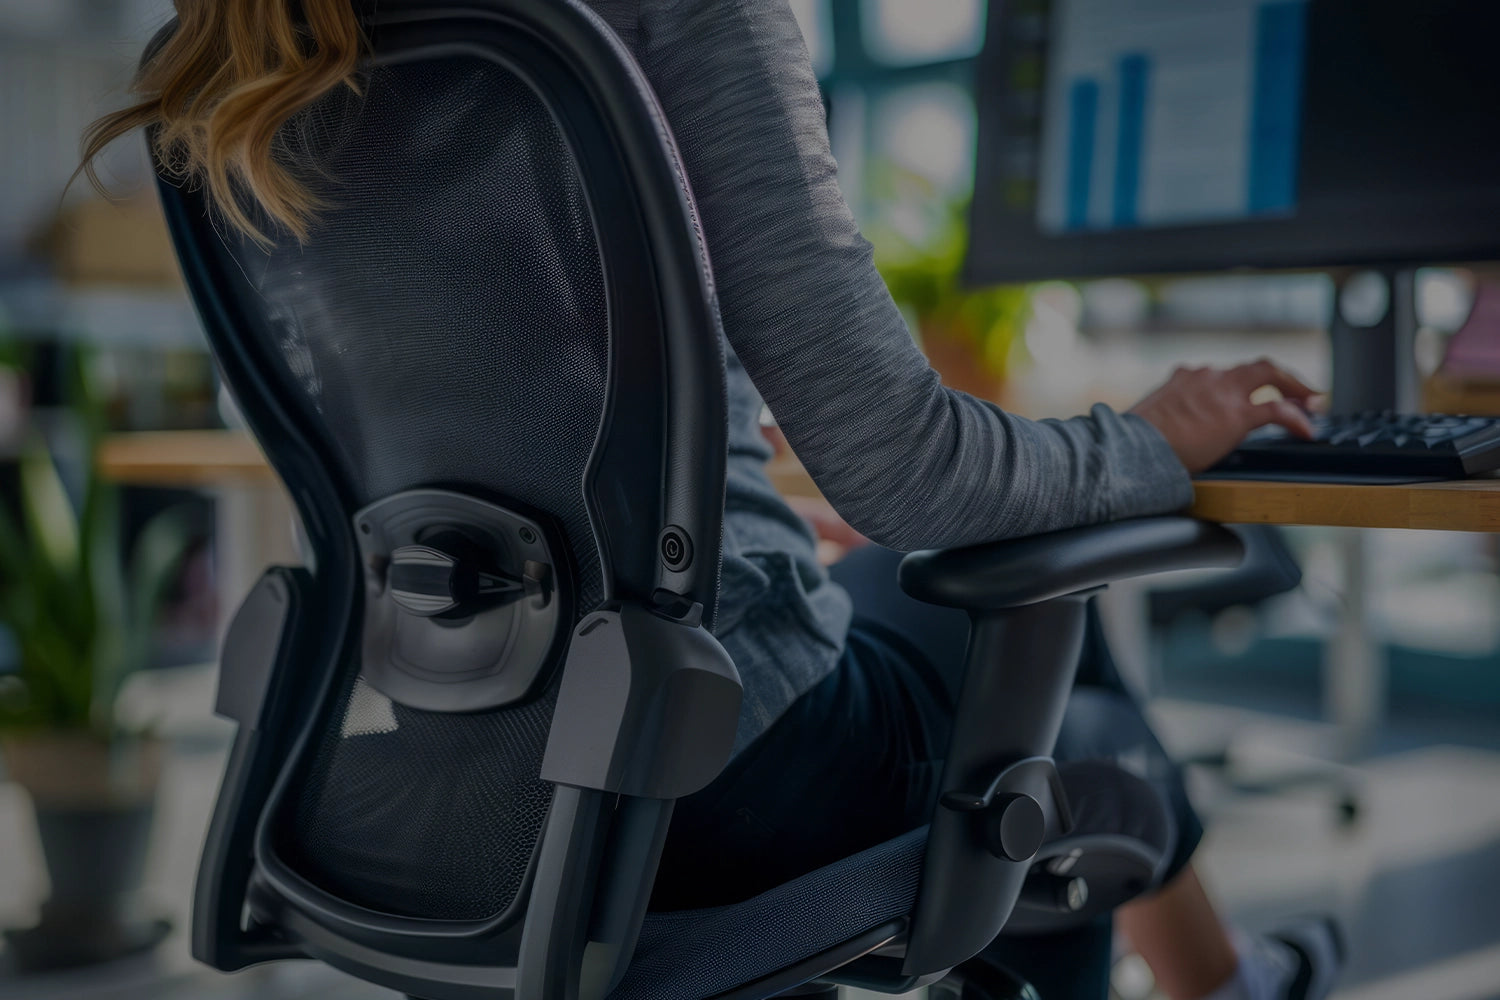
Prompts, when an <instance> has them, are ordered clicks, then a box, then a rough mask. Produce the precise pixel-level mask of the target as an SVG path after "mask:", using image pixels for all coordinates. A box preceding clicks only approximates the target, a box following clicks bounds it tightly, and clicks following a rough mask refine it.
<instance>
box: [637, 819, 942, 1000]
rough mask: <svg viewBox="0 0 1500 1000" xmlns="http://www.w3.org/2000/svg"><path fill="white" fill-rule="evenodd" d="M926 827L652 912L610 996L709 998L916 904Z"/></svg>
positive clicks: (655, 999)
mask: <svg viewBox="0 0 1500 1000" xmlns="http://www.w3.org/2000/svg"><path fill="white" fill-rule="evenodd" d="M926 845H927V828H926V827H925V826H924V827H921V828H920V829H916V830H913V831H911V832H910V833H906V834H903V835H902V836H900V837H897V838H895V839H894V840H888V841H886V842H885V843H882V844H877V845H876V846H874V847H872V848H870V849H869V850H866V851H862V852H860V853H859V854H855V855H852V856H851V857H847V858H844V859H843V860H842V861H838V862H836V863H834V864H831V865H828V866H827V867H825V868H819V869H818V870H817V871H814V872H809V873H808V874H806V875H804V876H802V877H801V878H798V879H794V880H793V881H791V882H787V883H785V884H784V885H779V886H777V887H776V888H774V889H771V890H769V891H768V892H763V893H761V894H760V895H759V896H756V897H754V898H753V899H748V900H746V901H745V902H743V903H733V904H731V905H728V906H716V907H711V908H708V909H702V910H679V911H676V912H672V913H652V914H648V915H647V916H646V921H645V924H644V925H643V926H642V928H641V937H640V942H639V944H637V946H636V951H635V958H634V960H633V961H632V962H631V965H630V969H629V970H628V971H627V972H626V973H625V978H624V979H623V980H622V981H621V982H620V985H619V986H618V987H617V988H616V989H615V991H614V992H613V993H612V994H610V997H611V1000H703V998H705V997H712V996H715V995H717V994H719V993H723V992H724V991H726V990H730V989H733V988H734V987H736V986H742V985H744V984H746V983H751V982H754V981H755V980H757V979H760V978H762V977H764V976H767V975H770V974H771V973H773V972H777V971H780V970H782V969H785V968H787V967H789V966H792V965H795V964H797V963H798V962H801V961H803V960H804V959H808V958H811V957H812V956H814V955H816V954H818V953H819V952H822V951H826V950H828V949H829V948H832V947H834V946H836V945H839V944H842V943H843V942H845V941H848V940H850V939H852V938H855V937H858V936H859V935H860V934H863V933H864V932H865V931H868V930H871V929H872V928H875V927H878V926H880V925H881V924H883V923H885V922H886V921H888V920H893V919H895V918H897V917H902V916H905V915H907V914H909V913H910V912H911V911H912V908H913V906H914V905H915V904H916V899H917V883H918V882H919V881H920V879H921V874H922V852H923V850H924V849H925V847H926Z"/></svg>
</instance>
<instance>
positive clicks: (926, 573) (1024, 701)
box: [900, 517, 1244, 975]
mask: <svg viewBox="0 0 1500 1000" xmlns="http://www.w3.org/2000/svg"><path fill="white" fill-rule="evenodd" d="M1243 554H1244V550H1243V547H1242V545H1241V543H1240V540H1239V539H1238V538H1237V537H1236V536H1235V535H1234V534H1233V533H1232V532H1230V531H1229V530H1228V529H1226V528H1223V527H1220V526H1218V525H1212V524H1207V523H1204V522H1201V521H1195V520H1191V519H1187V518H1178V517H1161V518H1146V519H1141V520H1136V521H1125V522H1120V523H1117V524H1108V525H1100V526H1097V527H1089V528H1078V529H1074V530H1071V531H1062V532H1056V533H1053V534H1049V535H1038V536H1034V537H1031V538H1023V539H1019V540H1016V541H1009V542H997V543H992V544H990V545H980V546H974V547H971V548H966V549H954V550H947V551H941V552H920V553H914V554H912V555H910V556H907V557H906V559H905V560H904V561H903V562H902V564H901V574H900V582H901V585H902V587H903V588H905V590H906V591H907V592H908V593H909V594H911V595H912V596H913V597H916V598H918V599H919V600H924V601H928V602H931V603H934V604H942V605H946V606H949V607H957V608H961V609H963V610H964V611H966V612H967V613H968V614H969V617H970V622H971V624H970V633H969V648H968V652H967V654H966V655H967V663H966V669H965V673H964V682H963V687H962V689H961V693H960V696H959V702H958V714H957V718H956V719H955V722H954V728H953V735H952V738H951V743H950V746H949V751H948V758H947V761H946V764H945V766H944V770H943V776H942V779H941V784H940V805H939V808H938V811H937V814H936V815H935V816H934V817H933V821H932V834H931V836H930V837H929V839H928V843H927V851H926V857H925V860H924V867H923V877H922V889H921V893H920V895H919V897H918V900H917V904H916V910H915V913H914V916H913V923H914V926H913V932H912V937H911V941H910V944H909V945H908V948H907V956H906V964H905V971H906V972H908V973H909V974H913V975H920V974H923V973H927V972H931V971H933V970H936V969H940V968H951V967H953V966H956V965H958V964H960V963H962V962H963V961H965V960H966V959H968V958H969V957H970V956H972V955H974V954H977V953H978V951H979V950H980V949H981V948H983V947H984V946H985V944H987V943H988V942H989V941H990V940H991V939H992V938H993V937H994V936H995V933H997V932H998V930H999V928H1000V927H1002V926H1004V924H1005V922H1006V920H1007V919H1008V918H1009V916H1010V914H1011V911H1012V908H1013V907H1014V906H1015V904H1016V902H1017V900H1018V899H1019V898H1020V897H1021V895H1022V891H1023V888H1024V887H1025V884H1026V882H1027V875H1028V872H1029V871H1030V866H1029V863H1030V862H1031V860H1032V859H1033V858H1034V857H1036V855H1037V853H1038V852H1039V851H1040V850H1041V849H1042V846H1043V844H1044V843H1045V842H1046V841H1048V840H1054V841H1055V840H1057V839H1059V838H1060V837H1065V836H1066V835H1068V834H1069V833H1070V832H1071V831H1070V827H1071V826H1072V817H1071V816H1070V815H1069V812H1070V810H1069V808H1068V796H1067V792H1066V789H1065V788H1064V786H1063V782H1062V779H1061V777H1060V776H1059V774H1058V771H1057V769H1056V767H1055V766H1053V765H1052V762H1051V759H1050V755H1051V753H1052V748H1053V745H1054V744H1055V742H1056V740H1057V733H1058V730H1059V728H1060V726H1061V724H1062V715H1063V710H1064V708H1065V706H1066V704H1067V700H1068V695H1069V692H1070V690H1071V689H1072V685H1073V676H1074V673H1075V670H1076V666H1077V663H1078V657H1079V653H1080V650H1081V648H1082V642H1083V628H1084V610H1085V609H1084V604H1085V601H1086V600H1087V599H1088V597H1089V595H1091V594H1092V593H1094V592H1096V591H1098V590H1099V589H1100V588H1102V587H1104V586H1106V585H1107V584H1109V583H1110V582H1112V581H1115V580H1121V579H1126V578H1130V577H1138V576H1145V575H1149V574H1152V573H1161V572H1167V571H1171V570H1179V569H1192V568H1205V567H1229V566H1234V565H1236V564H1237V563H1238V562H1239V560H1240V559H1241V558H1242V556H1243ZM1120 774H1121V778H1122V779H1123V778H1125V777H1127V776H1125V775H1124V774H1123V772H1121V773H1120ZM1141 853H1142V852H1140V851H1137V850H1135V849H1131V850H1129V851H1127V852H1125V855H1124V858H1123V863H1122V864H1119V865H1105V866H1102V867H1103V868H1104V870H1102V871H1100V872H1097V873H1095V874H1094V878H1093V879H1092V880H1091V881H1090V882H1088V883H1086V884H1087V885H1088V886H1089V888H1088V892H1089V893H1091V894H1094V895H1095V896H1101V895H1102V896H1105V897H1108V898H1112V899H1117V900H1118V899H1121V898H1128V897H1129V895H1131V893H1130V891H1129V890H1130V888H1131V886H1132V884H1133V883H1135V882H1136V881H1138V880H1139V879H1140V877H1141V865H1140V864H1139V863H1137V861H1136V858H1138V857H1139V856H1140V855H1141ZM1132 855H1134V857H1132ZM1064 856H1066V855H1064ZM1071 874H1072V873H1071V872H1070V871H1069V870H1067V869H1064V870H1062V871H1058V870H1056V866H1046V865H1044V866H1041V870H1040V871H1039V872H1038V877H1041V878H1044V879H1047V880H1053V879H1057V880H1060V881H1058V882H1051V883H1050V884H1051V885H1052V886H1054V887H1055V890H1056V891H1058V892H1061V893H1062V894H1063V896H1064V900H1065V901H1066V897H1067V895H1068V894H1069V892H1070V891H1073V892H1081V891H1083V890H1082V887H1081V886H1077V885H1073V884H1070V883H1071ZM1110 883H1116V884H1110ZM1138 888H1144V886H1140V887H1138ZM1137 891H1138V890H1137ZM1086 905H1087V901H1086V900H1084V901H1082V902H1081V903H1080V908H1082V907H1083V906H1086Z"/></svg>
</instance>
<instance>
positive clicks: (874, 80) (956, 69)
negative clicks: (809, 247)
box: [792, 0, 986, 228]
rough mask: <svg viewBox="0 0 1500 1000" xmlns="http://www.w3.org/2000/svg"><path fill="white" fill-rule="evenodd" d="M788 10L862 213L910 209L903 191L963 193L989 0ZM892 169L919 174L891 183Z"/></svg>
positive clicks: (875, 220) (864, 2)
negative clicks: (798, 26) (817, 82)
mask: <svg viewBox="0 0 1500 1000" xmlns="http://www.w3.org/2000/svg"><path fill="white" fill-rule="evenodd" d="M792 9H793V11H794V12H795V13H796V15H797V20H798V23H799V24H801V26H802V32H803V36H804V37H805V38H806V39H807V45H808V51H809V52H810V53H811V54H812V59H813V68H814V70H815V71H816V72H817V74H818V78H819V80H820V81H821V82H822V84H823V88H824V93H825V94H826V96H827V99H828V105H829V114H830V120H829V135H830V139H831V141H832V143H833V152H834V156H835V157H836V158H837V159H838V162H839V177H840V183H841V184H842V185H843V188H844V195H845V197H846V198H847V199H848V201H849V204H850V206H851V207H852V208H853V209H854V211H855V213H856V214H857V215H858V216H859V217H860V219H861V221H862V222H863V223H865V224H866V225H875V224H887V223H891V222H893V221H894V219H895V217H896V216H899V215H901V214H903V213H907V214H909V213H910V212H911V206H910V205H909V204H908V205H905V206H903V205H902V204H901V203H902V202H903V200H906V201H910V200H911V199H917V198H922V199H927V200H929V201H935V202H939V203H944V204H947V203H952V202H955V201H958V200H962V199H966V198H967V197H968V195H969V191H970V189H971V188H972V185H973V173H974V170H973V163H974V135H975V122H974V100H973V76H974V61H975V58H976V56H977V55H978V53H979V49H980V46H981V44H982V43H983V38H984V21H985V9H986V3H985V0H792ZM892 174H898V175H900V176H901V177H902V178H904V179H905V180H909V181H917V182H919V183H916V184H915V185H914V184H911V183H893V181H892V176H891V175H892ZM893 191H894V192H895V193H894V194H893ZM903 228H909V227H903Z"/></svg>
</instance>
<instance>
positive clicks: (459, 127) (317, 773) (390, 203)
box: [235, 55, 608, 920]
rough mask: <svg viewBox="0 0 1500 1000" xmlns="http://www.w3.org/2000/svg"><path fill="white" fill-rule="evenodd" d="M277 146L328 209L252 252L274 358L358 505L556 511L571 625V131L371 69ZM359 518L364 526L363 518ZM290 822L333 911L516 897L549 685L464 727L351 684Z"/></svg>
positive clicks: (581, 517)
mask: <svg viewBox="0 0 1500 1000" xmlns="http://www.w3.org/2000/svg"><path fill="white" fill-rule="evenodd" d="M285 138H286V141H287V143H288V145H289V146H290V147H291V149H292V150H293V152H294V153H295V154H297V155H298V156H299V157H304V158H306V159H307V160H310V161H311V162H312V163H315V164H317V166H318V170H317V176H319V177H322V178H326V182H325V181H320V182H319V183H320V187H321V188H322V189H323V190H325V191H326V197H327V200H328V202H329V207H328V208H327V209H326V210H325V211H323V212H322V213H321V215H320V217H319V219H318V223H317V225H316V227H315V229H314V231H313V234H312V238H311V240H310V241H309V243H308V244H307V245H306V246H305V247H298V246H296V245H295V243H290V242H283V243H281V244H278V245H277V246H276V247H274V248H273V249H272V250H271V251H270V252H269V253H267V252H263V251H260V250H258V249H256V248H254V247H252V246H250V245H248V244H244V245H241V246H240V247H239V248H238V249H237V250H236V251H235V255H236V257H237V259H238V262H239V264H240V266H241V270H242V271H243V272H244V274H245V276H246V278H247V279H248V280H249V282H250V284H251V285H252V286H253V288H254V290H255V293H256V294H257V295H258V299H257V300H256V301H254V302H253V303H251V305H252V306H253V309H254V311H255V312H256V313H257V314H258V320H257V323H256V324H255V325H258V327H259V330H260V335H261V336H262V337H263V338H264V343H263V344H262V345H261V347H262V348H263V349H264V351H265V353H266V354H267V355H268V356H269V357H270V358H271V361H272V364H273V367H274V368H275V369H277V371H278V373H279V375H280V377H281V381H282V382H283V383H284V385H285V387H286V389H287V391H288V395H289V396H290V397H291V399H290V401H291V403H292V404H293V405H294V407H295V409H296V410H297V411H299V412H300V415H301V417H302V419H303V422H304V425H305V426H307V427H309V428H310V429H311V430H312V432H313V434H314V436H315V437H316V438H318V439H319V441H320V443H321V444H322V445H323V446H324V448H325V449H326V451H327V452H328V454H330V455H331V457H332V461H333V464H334V465H335V470H334V471H335V472H336V473H337V475H338V477H339V478H340V479H342V481H343V482H344V484H345V487H346V489H347V490H348V492H349V494H350V495H351V497H352V499H353V500H354V502H355V503H356V504H358V505H363V504H366V503H369V502H371V501H374V500H377V499H380V498H383V497H387V496H390V495H391V494H394V493H398V492H401V491H403V490H409V489H413V488H416V487H423V486H442V487H445V488H449V489H458V490H464V491H469V492H473V493H475V494H477V495H480V496H487V497H495V496H498V497H502V498H506V499H509V500H513V501H519V502H520V503H521V504H523V505H526V506H528V507H530V508H531V509H533V510H535V511H540V512H541V513H542V514H544V515H548V516H550V517H551V518H553V519H554V520H555V521H556V522H557V523H558V524H559V525H560V526H561V529H562V531H563V533H564V535H565V536H566V540H567V542H568V547H569V548H570V549H571V553H572V557H573V562H574V564H575V567H574V569H575V573H574V575H575V578H576V579H575V585H576V592H577V596H578V607H579V609H580V610H586V609H589V608H592V607H593V606H594V605H595V604H596V603H597V602H598V600H599V599H600V594H601V585H600V569H599V560H598V556H597V552H596V550H595V547H594V542H593V536H592V532H591V529H590V524H589V518H588V513H587V511H586V508H585V504H584V498H583V495H582V489H581V485H580V484H581V482H582V480H583V475H584V469H585V466H586V464H587V460H588V457H589V454H590V451H591V448H592V446H593V442H594V438H595V435H596V433H597V430H598V425H599V419H600V414H601V412H602V407H603V402H604V390H605V375H606V357H607V350H608V318H607V309H606V301H605V291H604V281H603V268H602V264H601V261H600V255H599V249H598V244H597V240H596V238H595V234H594V226H593V220H592V219H591V217H590V214H589V212H588V208H587V205H586V203H585V199H584V195H583V191H582V187H581V184H580V181H579V178H578V175H577V170H576V167H575V166H574V165H573V161H572V158H571V155H570V154H569V153H568V151H567V147H566V146H565V144H564V140H563V137H562V134H561V132H560V131H559V129H558V127H557V126H556V124H555V122H554V121H553V120H552V118H551V117H550V116H549V114H548V113H547V111H546V110H545V108H544V107H543V105H542V103H541V102H540V101H539V100H538V98H537V97H536V95H535V94H534V93H533V92H532V91H531V90H530V88H529V87H528V86H527V85H526V84H525V83H524V82H523V81H522V80H521V79H520V78H518V77H517V76H515V75H514V74H512V73H510V72H508V71H506V70H505V69H503V68H502V67H500V66H497V65H495V64H493V63H491V62H489V61H487V60H484V59H481V58H479V57H474V56H458V55H450V56H446V57H444V58H442V59H434V60H424V61H417V62H409V63H403V64H400V65H397V66H393V67H386V68H383V69H380V70H377V71H376V72H375V73H374V74H373V76H372V78H371V79H370V80H369V81H368V83H367V86H366V88H365V92H364V95H363V97H361V98H354V97H352V96H350V95H348V94H343V95H341V96H337V97H335V98H330V99H329V100H326V101H325V102H323V104H321V105H320V106H318V107H316V108H314V109H313V111H312V112H311V113H310V114H308V115H306V116H305V118H304V119H303V120H301V121H300V122H298V123H296V125H295V127H293V126H289V127H288V130H287V132H286V134H285ZM346 513H348V512H346ZM345 673H346V676H345V678H344V679H343V681H342V682H341V686H340V688H339V690H341V691H342V692H343V695H342V701H341V703H340V704H338V705H336V706H335V710H334V712H333V713H332V714H331V716H330V717H329V722H328V724H327V726H326V731H325V732H324V733H323V734H322V737H321V739H320V740H319V741H318V742H317V743H316V745H315V750H314V752H313V754H312V757H311V761H310V764H309V765H308V766H306V767H305V768H304V769H303V770H302V772H301V776H300V781H301V782H302V785H301V788H300V789H296V790H294V791H293V793H292V794H291V795H290V796H288V797H287V799H286V802H285V805H284V809H283V814H282V816H280V817H278V844H279V845H280V846H279V850H280V852H281V853H282V854H283V855H284V858H285V860H287V861H288V862H289V863H290V864H292V866H293V867H294V869H295V870H297V871H298V872H299V873H300V874H302V875H303V876H304V877H305V878H307V879H309V880H310V881H312V882H313V883H314V884H316V885H318V886H320V887H321V888H323V889H325V890H327V891H329V892H332V893H334V894H335V895H337V896H339V897H340V898H342V899H345V900H347V901H349V902H352V903H356V904H359V905H362V906H366V907H369V908H373V909H376V910H379V911H382V912H387V913H395V914H401V915H406V916H414V917H424V918H431V919H440V920H469V919H481V918H487V917H491V916H495V915H498V914H499V913H500V912H502V911H503V910H504V909H505V908H506V907H507V906H508V905H509V904H510V902H511V901H512V900H513V899H514V898H515V897H516V894H517V892H518V891H519V889H520V886H521V885H522V881H523V876H524V873H525V871H526V868H527V864H528V862H529V859H530V857H531V855H532V853H533V851H534V849H535V845H536V842H537V839H538V836H539V833H540V829H541V825H542V822H543V819H544V817H545V814H546V810H547V806H548V804H549V802H550V798H551V791H550V786H549V785H547V784H545V783H543V782H542V781H541V780H540V778H539V771H540V762H541V757H542V753H543V750H544V747H545V744H546V738H547V730H548V726H549V724H550V720H551V713H552V705H553V700H554V698H555V693H556V692H555V688H554V689H552V690H549V691H547V692H546V693H545V694H544V695H543V697H541V698H540V699H539V700H536V701H533V702H531V703H529V704H524V705H518V706H514V707H507V708H503V709H497V710H492V711H487V712H482V713H475V714H468V715H454V714H436V713H426V712H419V711H414V710H411V709H408V708H405V707H403V706H400V705H394V706H393V705H389V704H385V705H381V704H379V703H378V702H372V700H371V699H372V698H375V699H379V698H380V696H379V695H377V694H375V692H374V691H373V690H372V689H370V688H369V687H368V686H367V685H365V684H363V683H362V682H356V681H355V680H354V678H353V676H352V674H353V673H354V666H353V665H351V667H350V668H349V669H347V670H346V671H345Z"/></svg>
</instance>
